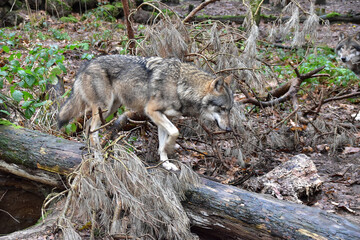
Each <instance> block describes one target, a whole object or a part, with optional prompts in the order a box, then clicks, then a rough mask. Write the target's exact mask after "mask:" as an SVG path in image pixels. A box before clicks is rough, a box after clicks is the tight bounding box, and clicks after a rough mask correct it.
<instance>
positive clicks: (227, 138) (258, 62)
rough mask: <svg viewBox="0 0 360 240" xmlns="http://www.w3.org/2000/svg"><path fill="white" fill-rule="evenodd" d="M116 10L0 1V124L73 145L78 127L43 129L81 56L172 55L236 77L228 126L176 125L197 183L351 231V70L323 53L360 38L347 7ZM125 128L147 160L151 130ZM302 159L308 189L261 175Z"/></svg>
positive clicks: (354, 160)
mask: <svg viewBox="0 0 360 240" xmlns="http://www.w3.org/2000/svg"><path fill="white" fill-rule="evenodd" d="M315 2H316V4H314V3H315ZM123 3H124V1H122V2H121V1H110V2H108V1H102V0H101V1H100V0H88V1H85V0H48V1H40V0H25V1H13V0H8V1H6V0H5V1H2V2H1V3H0V21H1V22H0V24H1V26H2V28H0V89H1V92H0V117H1V120H0V124H4V125H7V124H16V125H19V126H23V127H26V128H29V129H34V130H40V131H42V132H46V133H49V134H52V135H55V136H59V137H63V138H66V139H71V140H74V141H80V142H84V141H85V137H84V134H83V131H82V128H83V124H82V121H78V122H73V123H71V124H69V125H67V126H66V129H65V130H64V131H62V130H58V129H57V127H56V114H57V111H58V107H59V106H60V104H61V103H62V102H63V101H64V99H65V98H66V97H67V96H68V94H69V93H70V89H71V86H72V82H73V80H74V77H75V74H76V71H77V69H78V68H79V67H80V66H81V63H82V62H84V61H86V60H90V59H92V58H94V57H96V56H99V55H103V54H135V55H141V56H161V57H177V58H180V59H182V60H183V61H189V62H193V63H194V64H195V65H197V66H198V67H200V68H203V69H205V70H206V71H209V72H212V73H216V74H219V75H224V76H226V75H228V74H233V75H234V79H235V81H234V84H233V86H232V88H233V89H234V92H235V106H234V109H233V110H232V116H231V121H232V125H233V128H234V131H233V132H232V133H224V132H221V131H217V128H216V126H215V125H206V124H204V123H199V122H198V121H197V120H196V119H191V118H180V119H178V120H177V121H175V123H176V126H177V127H178V128H179V129H180V132H181V136H180V138H179V139H178V141H177V143H178V144H179V145H180V148H179V149H178V150H177V152H176V158H177V159H179V160H181V161H182V162H183V163H185V164H187V165H188V166H189V167H190V168H191V169H193V170H195V171H196V172H197V173H198V174H201V175H202V176H206V177H207V178H209V179H212V180H215V181H218V182H221V183H224V184H229V185H234V186H237V187H239V188H243V189H247V190H249V191H255V192H262V193H267V194H271V195H273V196H275V197H277V198H280V199H286V200H289V201H294V202H297V203H301V204H306V205H309V206H313V207H316V208H320V209H323V210H326V211H328V212H333V213H336V214H339V215H341V216H345V217H347V218H349V219H351V220H353V221H355V222H357V223H358V224H360V217H359V213H360V167H359V166H360V162H359V159H360V131H359V128H360V122H359V119H360V113H359V111H360V107H359V106H360V105H359V96H360V92H359V76H356V75H355V74H354V73H353V72H351V71H350V70H348V69H346V67H344V66H342V65H341V63H340V62H339V61H338V60H337V59H336V55H335V53H334V50H333V48H334V47H335V46H336V44H337V42H338V35H339V33H340V32H345V33H347V34H354V33H357V32H360V25H359V22H360V2H359V1H341V0H338V1H335V0H326V1H308V0H298V1H295V0H294V1H293V0H290V1H247V0H244V1H226V0H221V1H212V0H210V1H209V0H208V1H205V2H201V1H164V2H151V1H144V2H143V1H129V6H128V7H129V9H128V10H127V9H126V6H124V5H123ZM204 3H206V4H208V5H207V6H205V7H204V8H203V9H202V10H200V11H198V12H192V11H193V10H194V9H196V8H197V6H201V4H204ZM191 12H192V13H194V15H193V16H192V17H191V18H190V17H187V16H191ZM189 13H190V14H189ZM124 14H125V15H126V16H127V14H130V15H129V16H128V17H127V18H126V17H124ZM126 19H128V20H129V21H126ZM313 71H315V72H313ZM123 110H124V109H120V110H119V113H121V112H122V111H123ZM107 120H108V121H111V119H107ZM125 128H126V129H122V130H125V131H121V132H120V133H119V135H117V136H124V137H122V138H121V140H120V142H119V144H121V145H122V146H123V147H124V148H125V149H127V151H130V152H132V153H135V154H136V155H137V156H138V157H139V158H140V159H141V160H143V161H145V162H150V163H154V162H155V163H156V159H157V151H156V146H157V137H156V134H157V133H156V130H155V127H154V126H153V125H152V124H151V123H149V122H147V121H146V120H141V121H136V122H135V123H133V124H130V126H126V127H125ZM109 131H110V130H108V131H106V130H103V135H104V139H107V137H108V136H107V132H109ZM301 153H303V154H306V155H307V156H308V157H309V159H310V161H311V162H312V163H313V164H314V165H311V166H315V168H311V172H309V169H306V167H305V166H300V168H301V167H303V168H302V169H303V171H304V172H303V173H302V174H300V175H299V176H297V177H298V178H299V179H302V180H303V182H302V183H299V184H300V185H301V184H305V185H306V184H307V183H309V182H311V180H314V179H310V178H311V177H314V176H315V177H316V180H317V181H318V180H319V181H320V182H321V183H320V184H319V182H317V183H316V185H311V184H310V185H309V186H308V187H303V186H304V185H302V187H298V186H294V185H293V183H292V180H290V179H288V180H286V179H285V180H284V176H281V175H277V174H275V175H271V174H270V175H267V174H268V173H269V172H271V171H272V170H273V169H275V168H276V167H280V169H281V166H282V165H283V164H285V163H286V162H287V161H288V160H289V159H291V158H292V157H293V156H295V155H297V154H301ZM0 176H1V178H2V179H9V178H10V177H9V176H8V175H7V174H5V173H1V175H0ZM310 176H311V177H310ZM312 183H314V182H312ZM297 187H298V188H297ZM0 190H1V192H0V193H1V194H0V196H2V197H0V209H2V210H3V211H1V212H0V219H1V220H0V222H8V223H10V220H9V219H11V216H9V215H11V214H10V212H11V211H10V210H9V209H5V207H6V206H8V205H11V203H12V201H13V199H14V198H17V197H19V196H21V194H20V193H13V195H11V194H10V191H9V190H8V189H6V188H5V187H2V188H1V189H0ZM50 191H51V190H49V189H47V190H46V191H45V190H44V192H45V193H46V194H47V193H49V192H50ZM45 193H42V195H46V194H45ZM28 204H29V203H25V204H24V205H28ZM39 208H41V204H40V206H39ZM5 210H6V211H5ZM13 215H14V214H13ZM14 216H15V215H14ZM14 216H12V217H14ZM15 218H16V217H15ZM32 224H34V223H32ZM9 225H11V224H9ZM4 226H5V225H4ZM28 226H29V225H28ZM7 227H8V229H12V230H9V231H10V232H11V231H14V230H18V229H20V227H19V226H17V227H15V228H12V226H7ZM99 229H100V230H99V233H98V235H97V237H98V238H101V236H103V235H101V234H104V233H103V232H102V231H101V227H99ZM83 230H84V232H85V233H80V235H81V234H83V235H82V236H83V237H84V236H88V235H87V234H89V233H88V232H86V230H87V228H86V227H84V228H83ZM105 232H106V231H105ZM1 233H8V232H7V230H3V232H1ZM51 234H52V233H49V235H51Z"/></svg>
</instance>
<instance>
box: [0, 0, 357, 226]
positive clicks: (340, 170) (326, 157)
mask: <svg viewBox="0 0 360 240" xmlns="http://www.w3.org/2000/svg"><path fill="white" fill-rule="evenodd" d="M200 2H201V1H183V2H182V3H181V4H180V5H176V6H171V8H172V9H174V10H175V11H176V12H177V13H178V14H179V15H180V16H182V15H185V14H186V13H187V11H188V10H187V9H188V5H189V4H193V5H195V6H196V5H198V4H199V3H200ZM298 2H299V3H301V4H302V6H305V8H306V7H308V4H307V5H306V3H308V1H306V0H300V1H298ZM327 2H328V4H327V5H326V6H319V9H317V10H319V11H321V12H322V13H324V14H328V13H330V12H334V11H336V12H338V13H341V14H347V13H357V14H360V1H349V0H347V1H335V0H327ZM262 13H264V14H278V13H279V9H276V8H274V7H273V6H271V5H265V6H264V9H263V10H262ZM202 14H206V15H244V14H245V7H244V6H243V5H242V1H224V0H222V1H219V2H215V3H213V4H210V5H208V6H207V7H206V8H205V9H203V10H201V11H200V12H199V13H198V14H197V15H202ZM76 17H77V18H79V19H80V16H78V15H77V16H76ZM117 21H118V23H123V20H117ZM49 22H51V24H52V26H54V28H57V29H60V28H65V29H66V32H67V34H68V35H69V37H70V39H71V40H72V41H73V40H81V39H86V38H87V37H88V36H87V35H89V34H90V32H89V30H87V29H86V28H84V27H82V26H81V23H66V24H64V23H60V22H58V21H57V20H54V19H49ZM234 27H239V26H235V25H234ZM135 28H140V25H137V24H136V25H135ZM269 28H270V24H266V23H263V22H261V23H260V26H259V29H260V35H261V36H262V35H263V36H265V34H266V32H267V31H268V29H269ZM18 31H19V32H20V31H21V29H19V30H18ZM41 31H42V30H37V34H38V35H39V34H41ZM43 31H44V32H43V36H44V35H46V34H48V33H49V31H48V30H47V29H44V30H43ZM340 32H346V33H348V34H352V33H355V32H360V25H357V24H353V23H332V24H329V25H321V26H320V27H319V29H318V39H317V44H318V45H321V46H328V47H330V48H334V47H335V46H336V44H337V42H338V35H339V33H340ZM99 34H100V33H99ZM113 34H114V38H116V37H118V39H121V38H122V36H121V34H120V35H118V36H115V35H116V34H117V33H113ZM36 41H37V42H39V43H41V44H42V45H43V46H46V45H51V44H53V42H54V41H53V39H38V40H36ZM104 42H105V41H102V40H99V41H97V42H96V43H94V44H93V46H94V48H90V51H91V52H92V53H93V54H94V55H100V54H103V51H102V50H100V47H98V46H99V45H101V44H104ZM107 42H109V41H108V40H107ZM0 43H1V39H0ZM68 43H69V41H68V40H63V41H57V45H58V46H59V47H62V46H65V45H67V44H68ZM27 44H29V42H26V41H24V42H23V45H27ZM109 45H111V43H109ZM82 54H83V52H80V51H79V52H78V53H76V52H75V53H74V52H70V51H66V52H64V56H65V61H66V64H65V66H66V68H67V74H66V75H65V76H63V78H64V80H65V84H66V89H70V88H71V86H72V82H73V78H74V76H75V73H76V71H77V69H78V68H79V67H80V65H81V62H82V61H83V60H80V56H81V55H82ZM0 56H1V55H0ZM0 63H1V62H0ZM357 80H358V79H357ZM355 86H356V85H355ZM359 111H360V106H359V104H354V103H352V102H350V101H347V100H342V101H335V102H331V103H330V104H327V105H324V106H323V107H322V108H321V111H320V115H321V116H322V118H323V119H324V120H325V121H328V122H333V121H334V120H335V121H334V122H335V123H338V122H345V121H354V115H355V114H357V113H358V112H359ZM270 115H271V116H270V117H274V116H277V117H278V118H277V119H274V121H281V117H283V116H286V114H285V115H280V114H277V113H276V111H274V112H273V113H271V114H270ZM253 117H254V118H256V119H257V121H258V124H261V123H262V122H264V121H262V120H261V118H268V117H269V113H266V112H263V113H262V112H260V113H257V114H253ZM357 121H359V120H357ZM20 124H21V123H20ZM34 128H35V129H36V127H34ZM39 130H42V129H39ZM263 130H264V131H265V130H266V126H265V125H264V127H263ZM353 131H354V133H353V135H354V139H355V141H353V143H352V144H348V145H346V146H344V147H343V148H341V149H337V150H336V151H330V150H329V148H328V146H326V145H324V144H319V145H318V146H315V147H312V148H309V147H307V146H303V147H301V148H296V151H295V150H293V149H291V150H288V149H273V150H269V151H270V152H271V159H269V161H271V164H270V166H271V167H269V166H264V168H263V169H261V166H263V165H259V166H258V167H257V169H253V170H254V172H257V174H254V176H253V177H256V176H259V175H262V174H264V173H266V172H268V171H270V170H271V169H272V168H274V167H275V166H277V165H280V164H281V163H282V162H284V161H287V160H288V159H290V158H291V157H292V156H295V155H297V154H299V153H305V154H306V155H308V156H309V157H310V159H311V160H312V161H313V162H314V163H315V165H316V167H317V170H318V173H319V175H320V177H321V179H322V180H323V185H322V187H321V189H320V191H319V192H318V193H317V194H316V196H315V198H314V199H313V200H312V201H311V202H308V203H307V204H308V205H311V206H314V207H317V208H321V209H324V210H326V211H329V212H334V213H336V214H339V215H342V216H345V217H347V218H349V219H351V220H353V221H355V222H357V223H358V224H360V130H359V129H355V130H353ZM54 132H56V131H55V130H54ZM150 143H151V141H149V142H147V141H143V140H142V141H141V140H140V141H137V140H134V141H133V144H134V146H140V145H141V144H142V145H145V144H148V145H150ZM135 144H136V145H135ZM148 149H149V148H148ZM152 149H155V148H152ZM199 149H201V146H200V147H199ZM185 152H186V151H184V150H179V151H178V154H179V155H184V156H185V155H187V153H185ZM155 154H156V152H155ZM187 156H188V155H187ZM191 157H193V158H194V159H193V160H192V164H193V165H196V164H199V165H198V166H195V168H196V169H197V170H198V172H199V173H201V174H203V173H206V172H209V169H207V168H209V165H206V160H205V161H204V159H203V156H202V155H201V154H195V153H194V154H192V155H191ZM182 158H184V160H186V161H189V160H188V159H186V157H182ZM196 158H198V159H196ZM204 162H205V164H204ZM228 164H230V167H228V168H231V163H228ZM234 167H235V166H234ZM236 168H237V169H238V168H239V167H238V166H236ZM245 171H246V170H244V172H245ZM210 172H211V171H210ZM227 172H231V171H227ZM260 172H261V174H260ZM210 177H211V178H212V179H216V180H218V181H222V182H231V180H234V178H235V176H226V171H223V172H217V173H215V174H213V175H211V176H210ZM239 187H243V186H242V185H239Z"/></svg>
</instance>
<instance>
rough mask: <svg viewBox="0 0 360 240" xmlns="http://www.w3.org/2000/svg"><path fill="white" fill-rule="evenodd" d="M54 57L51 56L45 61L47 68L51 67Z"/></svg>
mask: <svg viewBox="0 0 360 240" xmlns="http://www.w3.org/2000/svg"><path fill="white" fill-rule="evenodd" d="M55 61H56V60H55V59H54V58H52V59H50V60H49V61H48V62H47V63H46V67H47V68H49V67H51V66H52V65H53V64H54V63H55Z"/></svg>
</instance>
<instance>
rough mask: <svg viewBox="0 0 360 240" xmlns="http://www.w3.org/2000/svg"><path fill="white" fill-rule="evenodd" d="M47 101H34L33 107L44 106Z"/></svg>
mask: <svg viewBox="0 0 360 240" xmlns="http://www.w3.org/2000/svg"><path fill="white" fill-rule="evenodd" d="M48 102H49V101H42V102H39V103H35V104H34V107H35V108H38V107H41V106H44V105H45V104H47V103H48Z"/></svg>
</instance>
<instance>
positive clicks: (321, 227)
mask: <svg viewBox="0 0 360 240" xmlns="http://www.w3.org/2000/svg"><path fill="white" fill-rule="evenodd" d="M83 148H84V145H83V144H82V143H78V142H73V141H69V140H65V139H61V138H58V137H55V136H52V135H48V134H44V133H41V132H38V131H33V130H29V129H25V128H17V127H13V126H5V125H0V162H1V163H2V164H1V165H0V170H2V171H5V172H10V173H12V174H15V175H19V176H21V177H25V178H28V175H32V174H34V173H36V174H37V175H39V174H40V175H41V174H43V173H46V177H47V178H48V180H49V181H48V184H50V185H52V184H53V183H58V184H55V185H57V186H58V187H61V186H62V185H61V184H60V182H61V179H60V175H66V174H67V173H69V172H71V170H72V169H73V168H74V167H75V166H76V165H78V164H79V163H80V161H81V154H82V152H83ZM9 166H12V168H9ZM14 166H17V167H18V168H15V167H14ZM14 169H15V170H14ZM18 169H21V170H23V171H25V172H26V174H24V173H23V171H19V170H18ZM30 179H31V178H30ZM31 180H33V181H40V182H42V183H45V184H46V181H43V180H41V178H40V180H38V178H37V177H35V178H33V179H31ZM203 183H204V185H203V186H201V187H198V188H194V189H191V190H189V191H188V192H187V194H186V196H187V199H186V200H185V201H184V202H183V205H184V207H185V209H186V211H187V213H188V215H189V218H190V220H191V223H192V229H193V231H194V232H195V233H197V234H199V235H200V236H202V237H203V238H204V239H349V240H350V239H360V231H359V229H360V226H359V225H357V224H355V223H353V222H351V221H349V220H347V219H345V218H343V217H340V216H337V215H335V214H331V213H327V212H325V211H323V210H320V209H316V208H311V207H308V206H305V205H300V204H295V203H291V202H286V201H281V200H278V199H275V198H273V197H271V196H268V195H263V194H257V193H252V192H248V191H245V190H242V189H238V188H236V187H232V186H227V185H223V184H220V183H216V182H214V181H210V180H207V179H203ZM209 236H211V238H210V237H209ZM8 237H9V236H8ZM0 239H1V238H0Z"/></svg>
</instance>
